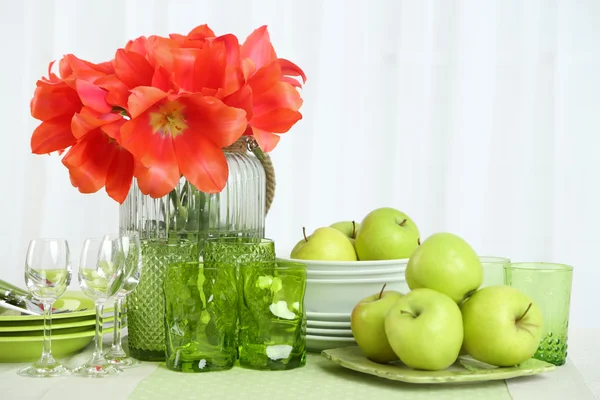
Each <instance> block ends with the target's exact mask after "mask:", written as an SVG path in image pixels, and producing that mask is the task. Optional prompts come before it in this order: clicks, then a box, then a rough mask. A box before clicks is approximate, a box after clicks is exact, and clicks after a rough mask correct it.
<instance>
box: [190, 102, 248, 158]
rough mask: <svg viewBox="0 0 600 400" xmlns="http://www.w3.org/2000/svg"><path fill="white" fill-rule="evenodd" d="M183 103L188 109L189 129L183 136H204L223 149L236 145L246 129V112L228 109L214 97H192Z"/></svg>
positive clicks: (232, 108)
mask: <svg viewBox="0 0 600 400" xmlns="http://www.w3.org/2000/svg"><path fill="white" fill-rule="evenodd" d="M181 102H182V103H183V104H184V105H186V107H188V109H187V114H186V122H187V125H188V129H189V131H187V130H186V131H185V132H184V133H183V134H182V135H181V136H187V135H197V136H200V135H203V136H204V137H206V138H209V139H210V140H211V141H212V142H213V143H214V144H216V145H217V146H218V147H219V148H222V147H227V146H229V145H231V144H233V143H235V141H236V140H238V139H239V138H240V137H241V135H242V133H244V130H245V129H246V125H247V123H248V120H247V119H246V112H245V111H244V110H242V109H239V108H234V107H228V106H227V105H225V104H224V103H223V102H222V101H221V100H218V99H216V98H214V97H207V96H202V95H191V96H189V97H187V98H182V99H181Z"/></svg>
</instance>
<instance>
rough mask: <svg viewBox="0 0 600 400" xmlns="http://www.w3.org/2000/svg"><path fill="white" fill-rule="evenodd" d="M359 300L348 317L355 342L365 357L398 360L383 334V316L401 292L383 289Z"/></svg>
mask: <svg viewBox="0 0 600 400" xmlns="http://www.w3.org/2000/svg"><path fill="white" fill-rule="evenodd" d="M385 286H386V285H383V287H382V288H381V292H379V293H376V294H374V295H372V296H369V297H366V298H364V299H362V300H361V301H359V302H358V303H357V304H356V306H354V309H353V310H352V315H351V317H350V327H351V329H352V335H353V336H354V339H355V340H356V344H358V347H359V348H360V350H361V351H362V352H363V354H364V355H365V357H367V358H368V359H369V360H371V361H375V362H377V363H388V362H391V361H396V360H398V356H397V355H396V353H394V350H392V348H391V347H390V344H389V343H388V340H387V336H386V334H385V326H384V322H385V316H386V314H387V313H388V311H389V310H390V308H391V307H392V305H393V304H394V303H395V302H396V301H397V300H398V299H400V298H401V297H402V296H403V294H402V293H400V292H397V291H394V290H387V291H384V290H385Z"/></svg>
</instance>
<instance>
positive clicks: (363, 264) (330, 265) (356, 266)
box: [277, 252, 408, 271]
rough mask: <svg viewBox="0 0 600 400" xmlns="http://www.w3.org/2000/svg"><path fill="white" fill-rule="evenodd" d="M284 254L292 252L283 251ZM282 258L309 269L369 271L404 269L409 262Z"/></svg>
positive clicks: (405, 259)
mask: <svg viewBox="0 0 600 400" xmlns="http://www.w3.org/2000/svg"><path fill="white" fill-rule="evenodd" d="M283 254H290V253H289V252H288V253H283ZM277 258H280V259H282V260H286V261H292V262H299V263H302V264H305V265H306V270H307V271H363V270H364V271H369V270H388V271H390V270H391V271H398V270H404V269H405V268H406V265H407V264H408V258H403V259H399V260H374V261H321V260H299V259H297V258H290V257H280V256H278V257H277Z"/></svg>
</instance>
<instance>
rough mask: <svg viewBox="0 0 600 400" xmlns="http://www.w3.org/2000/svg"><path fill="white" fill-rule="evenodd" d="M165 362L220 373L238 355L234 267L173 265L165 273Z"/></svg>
mask: <svg viewBox="0 0 600 400" xmlns="http://www.w3.org/2000/svg"><path fill="white" fill-rule="evenodd" d="M164 295H165V305H166V314H165V337H166V365H167V368H168V369H171V370H174V371H181V372H207V371H222V370H227V369H230V368H232V367H233V365H234V364H235V362H236V359H237V347H236V343H237V319H238V316H237V311H236V310H237V302H238V294H237V290H236V274H235V269H234V268H227V267H220V268H209V267H205V266H204V265H203V264H202V263H197V262H191V263H175V264H171V265H170V266H169V268H168V271H167V276H166V279H165V287H164Z"/></svg>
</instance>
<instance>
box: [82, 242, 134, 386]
mask: <svg viewBox="0 0 600 400" xmlns="http://www.w3.org/2000/svg"><path fill="white" fill-rule="evenodd" d="M124 266H125V256H124V253H123V247H122V245H121V241H120V240H119V239H114V240H109V239H106V240H105V238H103V237H102V238H88V239H85V241H84V242H83V249H82V250H81V259H80V264H79V286H80V287H81V290H83V293H84V294H85V295H86V296H88V297H90V298H91V299H93V300H94V303H95V305H96V337H95V338H94V344H95V347H94V354H93V355H92V358H91V359H90V360H89V361H88V362H86V363H85V364H83V365H81V366H79V367H77V368H75V369H74V370H73V374H76V375H79V376H85V377H105V376H109V375H113V374H116V373H117V372H120V371H121V369H120V368H119V367H117V366H116V365H113V364H111V363H110V362H109V361H108V360H106V358H105V357H104V355H103V354H102V316H103V312H104V303H105V302H106V301H107V300H109V299H111V298H112V297H113V296H114V295H115V294H116V293H117V291H118V290H119V288H120V287H121V280H122V277H123V269H124Z"/></svg>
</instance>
